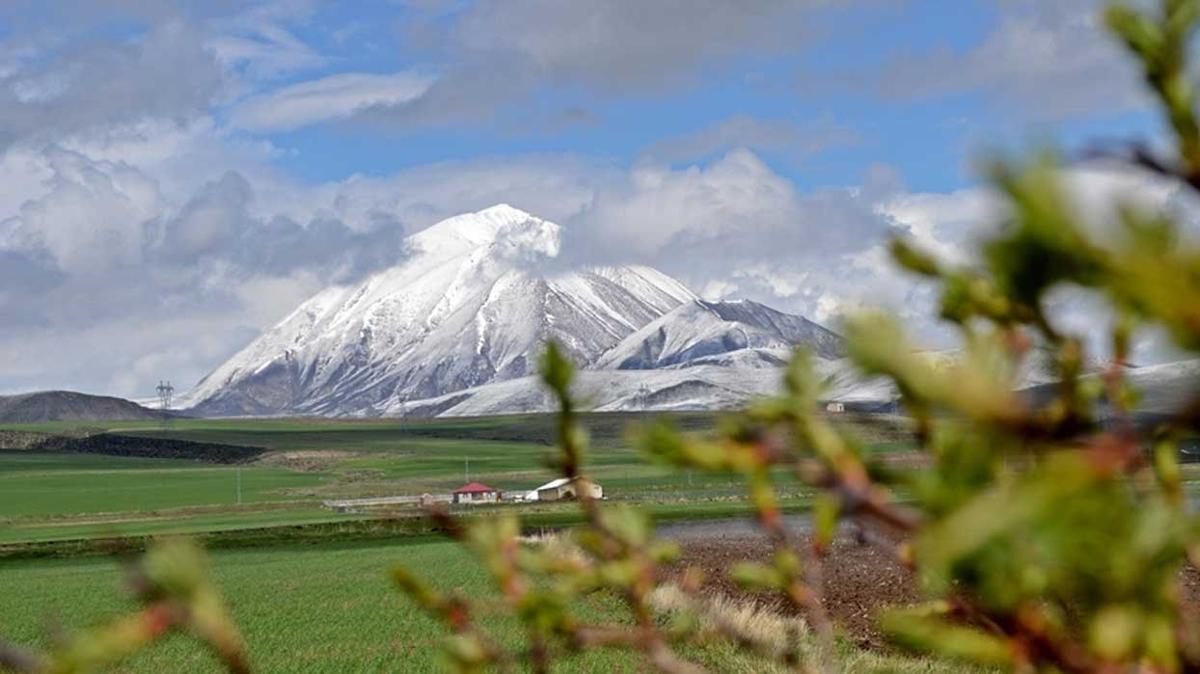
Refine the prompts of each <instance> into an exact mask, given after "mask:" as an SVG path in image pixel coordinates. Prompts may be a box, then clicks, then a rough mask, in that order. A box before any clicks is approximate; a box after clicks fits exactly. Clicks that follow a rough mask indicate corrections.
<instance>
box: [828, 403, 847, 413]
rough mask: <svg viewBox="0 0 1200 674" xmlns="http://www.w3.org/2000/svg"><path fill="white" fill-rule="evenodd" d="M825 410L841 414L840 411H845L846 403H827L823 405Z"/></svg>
mask: <svg viewBox="0 0 1200 674" xmlns="http://www.w3.org/2000/svg"><path fill="white" fill-rule="evenodd" d="M825 411H826V412H833V413H834V414H841V413H842V412H845V411H846V403H839V402H832V403H827V404H826V405H825Z"/></svg>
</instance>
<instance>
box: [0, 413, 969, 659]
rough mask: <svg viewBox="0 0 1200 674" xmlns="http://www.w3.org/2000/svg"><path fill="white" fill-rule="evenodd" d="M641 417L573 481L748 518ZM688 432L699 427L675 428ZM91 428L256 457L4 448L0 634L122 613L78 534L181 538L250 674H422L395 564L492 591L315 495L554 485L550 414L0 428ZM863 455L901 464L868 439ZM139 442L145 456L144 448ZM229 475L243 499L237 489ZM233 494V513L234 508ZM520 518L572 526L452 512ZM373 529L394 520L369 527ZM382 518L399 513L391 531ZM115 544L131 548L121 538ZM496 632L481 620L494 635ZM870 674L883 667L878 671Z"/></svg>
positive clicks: (611, 612)
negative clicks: (246, 649) (248, 660)
mask: <svg viewBox="0 0 1200 674" xmlns="http://www.w3.org/2000/svg"><path fill="white" fill-rule="evenodd" d="M647 420H648V419H647V417H645V416H640V415H595V416H593V417H590V418H589V419H588V422H589V426H590V427H591V429H592V437H593V445H594V446H593V450H592V452H591V455H590V457H589V464H590V467H589V473H590V474H591V475H592V476H593V477H594V478H595V479H596V480H597V481H599V482H600V483H601V484H602V485H603V486H604V488H605V491H606V495H607V497H608V498H609V499H610V500H612V501H626V502H634V503H637V504H639V505H641V506H642V507H643V508H644V509H645V510H647V511H649V512H650V513H651V514H652V516H654V517H655V518H656V519H658V520H660V521H664V520H673V519H699V518H712V517H724V516H732V515H748V514H749V513H750V511H751V509H750V505H749V504H748V503H747V502H746V500H745V499H744V497H743V494H744V489H745V487H744V485H743V484H742V482H741V480H740V479H738V478H737V477H735V476H732V475H701V474H689V473H686V472H685V473H680V472H676V471H673V470H670V469H667V468H664V467H661V466H655V465H648V464H646V463H645V462H644V461H643V459H642V457H641V456H640V455H639V454H638V453H637V452H636V451H635V450H633V449H632V448H631V447H630V443H629V442H628V439H627V437H626V436H625V430H626V428H627V427H628V425H629V424H630V423H631V422H632V423H637V422H644V421H647ZM673 421H674V422H675V423H676V424H677V425H679V426H682V427H684V428H686V429H690V430H693V431H698V432H704V431H705V430H709V429H711V428H712V427H713V426H714V424H715V423H716V418H715V417H714V416H713V415H676V416H674V417H673ZM14 429H15V430H19V431H25V432H41V433H63V434H70V435H74V436H79V435H85V434H94V433H100V432H107V433H113V434H120V435H133V436H138V437H141V438H147V439H150V440H154V439H157V438H164V439H172V440H183V441H192V442H202V443H210V444H217V445H238V446H243V447H246V446H248V447H257V448H260V449H261V450H262V452H261V454H260V456H259V458H258V459H256V460H255V461H252V462H250V463H246V464H243V465H240V466H232V465H220V464H215V463H206V462H203V461H193V460H179V459H169V458H128V457H120V456H108V455H101V454H71V453H61V452H49V451H44V450H40V451H39V450H28V449H26V450H21V449H13V448H9V449H4V448H0V635H3V636H4V637H6V638H9V639H12V640H15V641H17V642H18V643H22V644H26V645H33V646H43V645H45V644H46V635H45V632H44V630H43V627H44V626H45V625H47V624H60V625H62V626H63V627H65V628H68V629H70V628H79V627H84V626H87V625H90V624H95V623H96V622H98V621H100V620H102V619H103V617H104V616H106V615H112V614H113V613H115V612H119V611H120V610H122V609H127V608H129V607H130V604H129V602H128V600H127V599H126V598H125V596H124V595H123V594H122V592H121V590H120V588H119V577H120V573H119V568H118V566H117V563H116V562H115V561H114V559H115V558H114V557H112V556H108V555H96V554H84V555H81V554H80V553H95V552H96V551H97V550H98V549H99V550H105V549H112V550H115V549H117V548H105V547H104V546H106V545H112V544H115V542H109V543H99V544H96V543H89V542H88V541H89V540H91V539H97V538H103V539H115V538H118V537H125V541H126V542H125V543H122V545H127V544H128V545H132V547H133V549H136V548H137V547H139V546H140V545H141V542H139V539H137V537H145V536H152V535H159V534H165V533H171V534H194V535H198V536H200V537H201V538H202V540H203V541H204V542H205V544H206V545H207V546H208V547H209V548H210V551H211V555H212V559H213V567H214V575H215V578H216V580H217V582H218V583H219V585H220V586H221V587H222V589H223V591H224V592H225V594H226V595H227V596H228V597H229V598H230V600H231V603H232V605H233V608H234V612H235V614H236V618H237V620H238V623H239V624H240V625H241V626H242V628H243V630H244V631H245V633H246V636H247V639H248V641H249V644H250V648H251V652H252V653H253V656H254V663H255V665H256V666H257V671H266V672H375V671H378V672H383V671H405V672H424V671H437V656H436V653H437V648H436V647H435V646H436V644H437V643H438V642H439V640H440V637H441V634H442V631H441V629H440V628H438V627H437V626H436V625H434V624H433V623H432V622H431V621H430V620H429V619H427V618H426V617H425V616H424V615H422V614H419V613H418V612H417V611H416V610H415V609H414V608H413V607H412V606H411V605H409V604H408V602H407V600H405V599H403V598H402V597H400V596H399V595H398V594H397V593H396V592H394V591H393V590H392V588H390V587H389V586H388V584H387V582H386V577H387V575H386V574H387V570H388V569H389V568H390V567H391V566H392V565H393V564H395V563H397V562H400V563H404V564H405V565H408V566H410V567H412V568H414V569H419V570H423V571H427V572H428V571H431V570H436V572H435V573H434V574H433V576H432V577H431V580H432V581H434V582H435V584H436V585H438V586H440V587H442V588H444V589H458V590H461V591H463V592H466V593H468V594H472V595H484V594H485V593H489V591H490V590H489V582H488V580H487V579H486V578H485V577H484V575H483V572H482V571H481V569H480V568H479V567H478V566H477V565H476V563H475V562H474V561H473V560H472V559H471V558H470V557H469V556H468V555H467V554H466V553H465V552H464V551H462V550H461V549H460V548H459V547H457V546H456V545H454V544H451V543H446V542H443V541H442V540H441V539H438V538H432V537H430V536H428V535H426V534H424V533H423V532H426V531H428V525H427V524H425V523H424V520H422V519H420V518H419V513H418V512H417V511H416V510H415V509H407V510H400V511H397V510H393V511H389V512H386V513H379V512H367V513H358V514H339V513H335V512H333V511H331V510H328V509H325V508H322V507H321V501H322V500H324V499H330V498H359V497H369V496H391V495H406V494H409V495H412V494H420V493H423V492H446V491H449V490H451V489H453V488H455V487H457V486H459V485H460V484H462V483H463V481H464V480H465V479H467V477H468V476H467V475H466V471H467V469H468V468H467V462H468V460H469V471H470V473H469V477H470V479H472V480H480V481H483V482H486V483H488V484H491V485H493V486H495V487H497V488H500V489H502V490H505V491H516V490H522V491H523V490H527V489H530V488H533V487H535V486H537V485H539V484H541V483H543V482H545V481H547V480H549V479H552V478H553V477H554V476H555V474H554V472H553V470H551V469H550V468H549V467H548V466H549V460H550V459H551V457H552V456H553V452H554V450H553V447H552V438H553V435H554V418H553V417H552V416H532V417H503V418H495V419H462V420H449V421H443V420H433V421H407V422H399V421H396V420H387V421H328V420H308V419H289V420H237V421H225V420H178V421H174V422H172V423H171V424H170V425H169V426H163V425H162V424H160V423H155V422H149V423H128V422H122V423H113V424H89V425H88V426H87V427H79V426H76V425H72V424H39V425H34V426H21V427H8V428H7V429H4V428H0V430H14ZM862 430H863V435H864V437H865V438H866V440H867V442H868V443H869V445H868V446H869V448H872V449H874V450H877V451H904V450H905V449H907V446H906V445H904V444H902V443H900V444H897V438H896V437H893V435H889V434H888V432H887V431H879V430H878V429H875V428H873V427H870V426H866V427H864V428H863V429H862ZM3 437H5V436H4V435H3V434H0V438H3ZM150 445H151V446H152V445H153V443H152V442H151V443H150ZM778 477H779V480H780V484H781V485H782V486H783V491H784V496H785V499H784V506H785V508H787V509H788V510H792V511H794V510H802V509H804V508H806V507H807V504H808V494H807V493H806V492H805V491H804V490H803V489H801V488H800V487H799V486H798V485H796V484H795V483H794V482H790V478H788V476H786V475H782V474H780V475H779V476H778ZM239 480H240V490H239ZM239 491H240V503H239ZM496 508H502V509H512V508H518V509H520V510H521V513H522V516H523V520H524V521H525V522H526V524H527V526H529V527H532V528H540V527H560V526H567V525H571V524H573V523H575V522H577V521H578V518H579V514H578V509H577V507H576V506H573V505H572V504H537V505H524V506H513V505H501V506H495V507H493V508H491V509H487V508H481V509H464V510H462V512H463V513H466V512H471V513H473V514H476V515H478V516H484V517H486V516H488V514H489V513H490V512H491V511H492V510H494V509H496ZM381 514H384V515H387V516H389V517H390V518H392V519H376V518H377V517H379V516H380V515H381ZM397 516H398V518H397ZM127 537H134V538H132V539H130V538H127ZM576 608H577V609H578V610H579V611H580V614H581V616H582V617H584V618H586V619H598V620H612V619H615V618H616V617H617V616H619V615H620V613H619V611H618V610H617V609H618V603H617V600H616V599H615V598H614V597H612V596H609V595H606V594H598V595H595V596H593V597H592V598H591V599H590V600H589V601H588V602H586V603H585V605H582V606H578V607H576ZM506 620H508V619H506V618H501V617H499V616H497V615H488V616H485V617H484V619H483V621H484V624H485V626H486V627H488V628H489V629H490V630H492V631H494V632H495V633H496V634H499V635H504V634H508V633H511V632H512V629H511V628H512V625H511V624H510V623H507V622H505V621H506ZM688 655H689V656H690V657H693V658H695V659H697V660H698V661H700V662H703V663H705V664H706V665H708V666H709V667H710V668H712V669H714V670H716V671H743V672H756V671H760V670H759V669H758V668H756V667H755V666H754V665H753V664H750V663H749V662H748V661H746V660H745V659H743V658H742V657H741V656H738V655H736V654H735V653H734V652H733V651H732V650H731V649H730V648H729V647H717V646H709V647H703V648H701V647H692V648H690V649H689V651H688ZM841 657H843V658H845V659H846V667H847V671H875V670H880V671H901V672H909V671H912V672H918V671H920V672H941V671H947V672H949V671H959V670H955V669H954V668H947V667H942V666H940V665H935V664H932V663H930V662H928V661H909V660H899V659H888V658H883V657H881V656H879V655H875V654H870V653H865V652H861V651H858V650H856V649H854V648H852V647H850V646H846V647H845V648H844V652H843V653H842V655H841ZM880 668H882V669H880ZM641 669H642V668H641V667H640V666H639V665H638V664H637V663H636V662H635V661H634V659H632V658H631V656H629V655H628V654H624V653H621V652H616V651H600V652H594V653H590V654H588V655H586V656H580V657H578V658H576V659H575V660H572V661H570V662H569V663H565V664H564V665H563V667H561V668H560V669H559V670H558V671H581V672H624V671H641ZM120 671H123V672H158V671H199V672H203V671H217V669H216V667H215V665H214V663H213V662H212V661H211V659H210V658H209V656H208V655H207V654H205V653H204V652H203V651H202V650H201V649H199V648H198V647H197V646H196V645H194V644H192V643H190V642H188V641H186V640H184V639H181V638H173V639H171V640H169V641H168V642H166V643H164V644H161V645H160V646H159V647H157V648H155V649H153V650H152V651H149V652H147V653H144V654H141V655H139V656H138V657H137V658H136V659H134V660H133V661H132V662H130V663H128V664H127V666H123V667H122V668H121V669H120Z"/></svg>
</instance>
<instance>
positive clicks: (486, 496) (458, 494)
mask: <svg viewBox="0 0 1200 674" xmlns="http://www.w3.org/2000/svg"><path fill="white" fill-rule="evenodd" d="M499 500H500V490H498V489H492V488H491V487H489V486H487V485H486V484H482V483H480V482H472V483H470V484H465V485H463V486H461V487H459V488H458V489H455V490H454V502H455V503H495V502H496V501H499Z"/></svg>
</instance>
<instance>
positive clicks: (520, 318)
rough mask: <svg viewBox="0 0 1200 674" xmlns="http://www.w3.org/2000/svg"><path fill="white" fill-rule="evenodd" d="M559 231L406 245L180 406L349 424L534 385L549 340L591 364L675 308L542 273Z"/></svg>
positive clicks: (594, 275) (598, 279)
mask: <svg viewBox="0 0 1200 674" xmlns="http://www.w3.org/2000/svg"><path fill="white" fill-rule="evenodd" d="M559 237H560V231H559V227H558V225H556V224H554V223H551V222H548V221H546V220H542V219H540V218H537V217H534V216H532V215H530V214H528V213H525V212H523V211H520V210H518V209H515V208H512V207H511V206H507V205H499V206H494V207H492V208H488V209H485V210H483V211H479V212H478V213H468V214H465V215H460V216H456V217H453V218H450V219H448V220H444V221H442V222H440V223H438V224H436V225H434V226H432V227H430V228H428V229H426V230H424V231H422V232H420V233H418V234H415V235H414V236H412V237H410V238H409V239H408V242H407V243H408V250H406V251H397V257H398V258H401V259H402V261H401V262H400V263H399V264H397V265H396V266H395V267H392V268H390V269H387V270H385V271H382V272H380V273H377V274H375V275H374V276H372V277H370V278H368V279H367V280H366V281H364V282H363V283H362V284H360V285H358V286H356V287H350V286H338V287H334V288H330V289H327V290H325V291H323V292H321V293H319V294H317V295H316V296H314V297H313V298H312V299H310V300H308V301H307V302H305V303H304V304H302V305H301V306H300V307H299V308H298V309H297V310H296V311H294V312H293V313H292V314H291V315H289V316H288V317H287V318H285V319H284V320H283V321H281V322H280V323H279V324H278V325H276V326H275V327H274V328H272V329H270V330H268V331H267V332H266V333H264V334H263V335H262V336H261V337H259V338H258V339H257V340H255V341H254V342H253V343H251V344H250V345H249V346H247V347H246V348H245V349H243V350H242V351H241V352H239V353H238V354H236V355H235V356H233V357H232V358H231V359H229V360H228V361H227V362H226V363H224V364H222V365H221V366H220V367H218V368H217V369H216V370H215V371H214V372H213V373H212V374H210V375H209V376H207V377H206V378H205V379H204V380H203V381H201V382H200V384H199V385H198V386H197V387H196V389H195V390H193V391H192V392H191V393H189V394H188V395H187V396H186V397H185V398H184V399H183V400H182V401H181V402H182V404H183V405H184V406H186V407H190V408H192V409H193V410H194V411H195V412H197V413H200V414H208V415H270V414H351V413H356V412H358V411H360V410H364V409H369V408H372V407H373V406H377V405H379V404H381V403H383V402H385V401H403V400H406V399H410V398H429V397H435V396H439V395H441V394H444V393H447V392H451V391H457V390H461V389H466V388H469V387H473V386H478V385H481V384H485V383H489V382H492V381H502V380H505V379H512V378H519V377H523V376H525V375H528V374H530V373H532V372H533V371H534V369H535V363H534V360H535V357H536V354H537V351H538V349H539V348H540V345H541V344H542V343H543V342H544V341H545V340H546V339H547V338H553V339H556V340H558V341H559V342H560V343H562V344H563V345H564V346H565V347H566V349H567V352H568V353H569V355H570V356H571V357H572V358H573V359H575V360H577V361H579V362H585V363H586V362H591V361H593V360H595V359H596V358H598V357H599V356H600V355H601V354H603V353H605V352H606V351H608V350H609V349H611V348H612V347H614V346H616V345H617V344H618V343H620V341H621V340H622V339H624V338H625V337H627V336H629V335H630V334H632V333H633V332H635V331H637V330H638V329H639V328H641V327H642V326H644V325H646V324H647V323H649V322H651V321H653V320H655V319H656V318H658V317H660V316H661V315H663V313H665V312H667V311H669V310H671V309H674V308H675V307H677V306H679V305H680V304H681V303H683V302H687V301H691V300H693V299H695V295H693V294H692V293H691V292H690V291H689V290H688V289H687V288H686V287H684V286H683V285H681V284H679V283H678V282H677V281H675V280H674V279H671V278H669V277H667V276H665V275H663V274H661V273H659V272H657V271H655V270H653V269H649V268H646V267H610V268H599V269H589V270H582V271H575V272H566V273H555V274H550V273H543V272H541V271H540V269H541V268H542V267H544V264H545V263H546V262H547V261H548V260H550V259H551V258H553V257H555V256H556V255H557V254H558V251H559V241H560V238H559Z"/></svg>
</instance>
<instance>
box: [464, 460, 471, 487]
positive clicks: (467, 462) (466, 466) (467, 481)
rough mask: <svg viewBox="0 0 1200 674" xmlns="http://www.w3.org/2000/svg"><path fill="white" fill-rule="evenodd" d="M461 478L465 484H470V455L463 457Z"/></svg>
mask: <svg viewBox="0 0 1200 674" xmlns="http://www.w3.org/2000/svg"><path fill="white" fill-rule="evenodd" d="M463 478H464V479H465V484H471V457H469V456H464V457H463Z"/></svg>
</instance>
